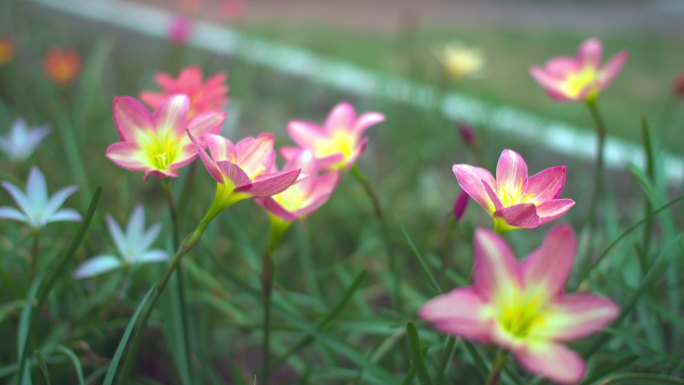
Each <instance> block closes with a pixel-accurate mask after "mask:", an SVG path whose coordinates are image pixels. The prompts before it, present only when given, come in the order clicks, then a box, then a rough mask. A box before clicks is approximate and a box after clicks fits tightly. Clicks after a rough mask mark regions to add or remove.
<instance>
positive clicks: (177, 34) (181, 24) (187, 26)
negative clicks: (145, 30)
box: [168, 16, 192, 46]
mask: <svg viewBox="0 0 684 385" xmlns="http://www.w3.org/2000/svg"><path fill="white" fill-rule="evenodd" d="M191 34H192V20H191V19H188V18H187V17H183V16H175V17H174V18H173V19H171V24H169V30H168V38H169V41H170V42H171V43H173V44H175V45H179V46H181V45H185V44H186V43H187V42H188V39H190V35H191Z"/></svg>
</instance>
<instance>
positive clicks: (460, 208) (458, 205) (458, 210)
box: [451, 191, 470, 221]
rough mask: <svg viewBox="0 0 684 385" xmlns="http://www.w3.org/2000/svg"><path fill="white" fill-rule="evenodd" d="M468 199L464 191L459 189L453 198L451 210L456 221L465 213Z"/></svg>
mask: <svg viewBox="0 0 684 385" xmlns="http://www.w3.org/2000/svg"><path fill="white" fill-rule="evenodd" d="M469 201H470V198H469V197H468V193H466V192H465V191H461V192H460V193H459V194H458V196H457V197H456V199H455V200H454V205H453V206H451V212H452V213H453V214H454V219H456V221H460V220H461V218H463V214H465V211H466V209H467V208H468V202H469Z"/></svg>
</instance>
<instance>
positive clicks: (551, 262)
mask: <svg viewBox="0 0 684 385" xmlns="http://www.w3.org/2000/svg"><path fill="white" fill-rule="evenodd" d="M474 245H475V246H474V248H475V267H474V270H473V271H474V273H473V276H474V284H473V285H472V286H469V287H464V288H458V289H455V290H453V291H451V292H450V293H448V294H444V295H440V296H438V297H436V298H433V299H431V300H430V301H428V302H427V303H426V304H425V305H423V306H422V307H421V308H420V310H419V314H420V317H421V318H423V319H425V320H427V321H429V322H430V323H432V325H433V326H434V327H435V328H436V329H437V330H439V331H441V332H444V333H449V334H453V335H457V336H461V337H463V338H466V339H469V340H472V341H476V342H480V343H485V344H495V345H499V346H502V347H504V348H506V349H508V350H510V351H512V352H513V355H514V356H515V358H516V359H517V360H518V362H519V363H520V364H521V365H522V366H523V367H524V368H525V369H527V370H529V371H530V372H533V373H535V374H538V375H541V376H544V377H546V378H548V379H550V380H552V381H554V382H557V383H561V384H575V383H578V382H579V381H580V380H581V379H582V378H583V377H584V373H585V370H586V364H585V363H584V361H583V360H582V358H581V357H580V356H579V355H578V354H576V353H575V352H573V351H572V350H570V349H568V348H567V347H566V346H565V345H564V343H565V342H568V341H572V340H575V339H579V338H583V337H586V336H588V335H590V334H593V333H595V332H596V331H598V330H600V329H602V328H604V327H606V326H607V325H609V324H610V323H611V322H612V321H613V320H614V319H615V317H617V315H618V313H619V309H618V307H617V306H616V305H615V304H614V303H613V302H612V301H610V300H609V299H607V298H604V297H599V296H595V295H589V294H565V293H564V287H565V282H566V280H567V278H568V275H569V274H570V271H571V269H572V264H573V262H574V257H575V251H576V239H575V234H574V232H573V231H572V228H571V227H570V226H569V225H560V226H557V227H555V228H553V229H551V231H549V233H548V234H547V235H546V237H545V238H544V242H543V243H542V245H541V246H540V247H539V248H538V249H536V250H535V251H533V252H532V253H531V254H530V255H529V256H528V257H527V259H525V260H524V261H523V262H522V263H518V262H517V261H516V259H515V256H514V255H513V252H512V251H511V249H510V248H509V247H508V245H507V244H506V242H505V241H504V239H503V238H502V237H501V236H499V235H497V234H495V233H493V232H491V231H489V230H485V229H478V230H476V231H475V241H474Z"/></svg>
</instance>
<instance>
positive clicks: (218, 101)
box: [140, 66, 228, 118]
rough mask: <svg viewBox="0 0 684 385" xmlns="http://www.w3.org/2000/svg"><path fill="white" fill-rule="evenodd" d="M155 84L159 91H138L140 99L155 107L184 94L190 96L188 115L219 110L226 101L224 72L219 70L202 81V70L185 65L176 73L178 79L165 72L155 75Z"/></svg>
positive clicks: (226, 89) (192, 115)
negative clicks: (165, 100)
mask: <svg viewBox="0 0 684 385" xmlns="http://www.w3.org/2000/svg"><path fill="white" fill-rule="evenodd" d="M155 81H156V82H157V85H159V87H160V88H161V89H162V91H161V92H150V91H143V92H141V93H140V100H142V101H143V102H144V103H145V104H147V105H148V106H150V108H157V107H158V106H159V105H160V104H161V103H162V101H163V100H164V99H165V98H166V97H168V96H170V95H175V94H184V95H187V96H188V98H190V110H189V115H188V116H189V117H191V118H192V117H194V116H195V115H197V114H201V113H204V112H210V111H213V112H219V111H222V110H223V108H224V107H225V106H226V104H227V103H228V98H227V97H226V93H228V86H227V85H226V83H225V82H226V74H225V73H224V72H219V73H217V74H215V75H214V76H212V77H210V78H209V79H207V80H206V81H203V75H202V70H201V69H200V68H199V67H198V66H191V67H186V68H183V70H181V72H180V74H178V79H174V78H172V77H171V76H170V75H168V74H165V73H161V72H159V73H157V74H156V75H155Z"/></svg>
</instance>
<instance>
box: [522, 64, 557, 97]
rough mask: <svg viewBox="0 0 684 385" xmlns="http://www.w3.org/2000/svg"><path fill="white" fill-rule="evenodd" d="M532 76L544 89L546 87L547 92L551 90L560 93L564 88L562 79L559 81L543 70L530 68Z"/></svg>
mask: <svg viewBox="0 0 684 385" xmlns="http://www.w3.org/2000/svg"><path fill="white" fill-rule="evenodd" d="M530 75H531V76H532V78H533V79H534V80H536V81H537V83H539V84H540V85H541V86H542V87H544V88H545V89H547V90H549V89H551V90H555V91H558V92H560V90H561V88H562V84H563V83H562V79H559V78H558V77H556V76H552V75H551V74H549V73H548V72H546V70H544V69H542V68H539V67H532V68H530Z"/></svg>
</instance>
